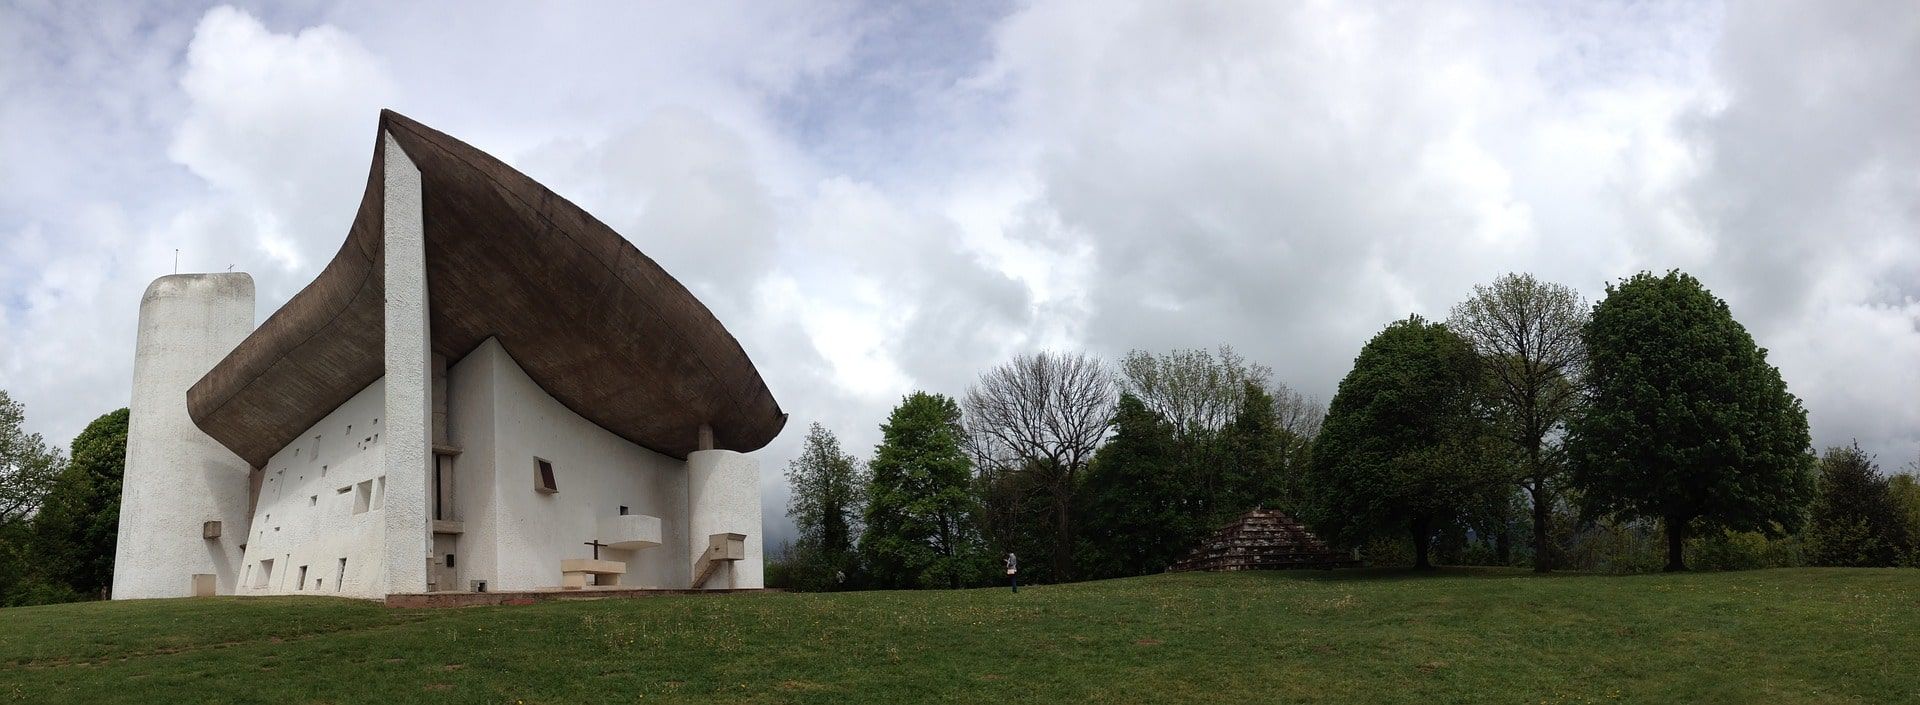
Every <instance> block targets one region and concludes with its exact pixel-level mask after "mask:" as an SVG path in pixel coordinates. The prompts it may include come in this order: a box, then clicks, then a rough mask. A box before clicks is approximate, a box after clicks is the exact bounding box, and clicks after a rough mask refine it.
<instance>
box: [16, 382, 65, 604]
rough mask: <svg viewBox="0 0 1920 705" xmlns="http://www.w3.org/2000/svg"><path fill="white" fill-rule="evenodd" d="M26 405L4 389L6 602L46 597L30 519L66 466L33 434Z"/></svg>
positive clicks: (26, 601)
mask: <svg viewBox="0 0 1920 705" xmlns="http://www.w3.org/2000/svg"><path fill="white" fill-rule="evenodd" d="M26 417H27V414H26V407H24V406H21V405H20V403H19V402H16V401H14V400H13V397H11V396H8V395H7V393H6V391H5V390H0V606H6V605H17V604H25V603H33V602H43V601H46V600H41V599H35V598H32V597H30V596H29V593H38V592H41V591H42V588H44V583H45V581H44V579H43V578H41V577H40V571H38V570H36V569H35V563H36V561H35V560H34V558H35V557H34V556H33V555H32V546H33V541H32V533H31V532H32V526H31V524H30V520H31V519H32V517H33V515H34V514H35V512H37V511H39V509H40V506H41V503H42V502H43V500H44V499H45V497H46V495H47V491H48V490H49V489H51V488H52V486H53V483H54V481H55V480H56V479H57V478H58V477H59V476H60V473H61V472H62V470H63V468H64V467H65V460H64V459H63V458H61V457H60V451H58V450H56V449H52V448H48V447H47V444H46V441H43V440H41V438H40V434H37V433H28V432H27V431H26V429H25V428H24V424H25V423H26Z"/></svg>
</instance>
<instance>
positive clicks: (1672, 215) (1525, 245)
mask: <svg viewBox="0 0 1920 705" xmlns="http://www.w3.org/2000/svg"><path fill="white" fill-rule="evenodd" d="M486 4H487V3H476V2H462V3H446V4H440V5H428V4H412V3H389V2H374V1H368V2H355V1H346V2H325V1H320V0H305V1H301V2H289V3H273V4H271V5H262V6H249V5H209V4H207V3H201V2H141V3H128V4H127V5H125V6H120V7H116V6H113V5H112V4H110V3H92V2H88V3H72V2H57V1H47V2H41V1H39V0H6V2H4V3H0V388H4V389H6V390H7V391H8V392H9V393H11V394H12V395H13V396H14V398H15V399H17V400H19V401H21V402H23V403H24V404H26V405H27V411H28V417H29V425H30V427H31V429H32V430H35V431H38V432H40V433H42V434H44V435H45V436H46V437H47V438H48V439H49V440H50V441H53V442H56V443H59V444H62V445H64V444H65V443H66V442H67V441H68V440H69V439H71V438H72V436H73V434H75V433H76V432H78V431H79V429H80V428H81V427H82V426H84V425H85V423H86V422H87V421H88V420H90V419H92V418H93V417H94V416H96V415H98V414H100V413H102V412H105V411H107V410H110V409H113V408H116V407H119V406H123V405H125V404H126V403H127V400H128V398H129V387H130V384H131V381H130V380H131V367H132V347H133V338H134V318H135V314H136V312H137V305H138V301H139V295H140V292H141V290H142V289H143V288H144V287H145V286H146V284H147V283H148V282H149V281H151V280H152V279H153V278H154V277H156V276H159V275H163V274H166V273H168V272H171V271H173V267H174V262H173V260H174V250H175V249H178V250H179V261H180V265H179V266H180V270H181V271H222V270H225V269H227V268H228V267H232V268H233V269H235V270H237V271H246V272H250V273H252V274H253V277H254V279H255V281H256V282H257V284H258V287H259V296H260V301H259V312H258V313H259V315H260V317H261V318H263V319H264V317H265V316H266V315H267V314H268V313H270V312H272V311H273V310H274V309H275V308H277V307H278V306H280V305H281V304H282V303H284V302H285V301H286V299H287V298H288V297H289V296H291V295H292V294H293V293H294V292H295V291H298V290H299V288H300V287H301V286H303V285H304V284H305V283H306V282H308V281H310V280H311V279H312V277H313V276H314V275H315V274H316V273H317V272H318V271H319V268H320V267H321V266H322V265H324V264H325V262H326V261H327V259H328V258H329V257H331V256H332V254H333V252H334V251H335V249H337V248H338V246H339V243H340V241H341V240H342V239H343V238H344V237H345V234H346V227H347V225H348V223H349V221H350V220H351V218H352V216H353V212H354V207H355V205H356V203H357V202H358V199H359V196H360V192H361V188H362V184H363V183H364V179H365V177H366V170H367V164H368V160H369V158H370V154H371V150H372V147H373V137H374V125H375V120H376V113H377V111H378V109H380V108H382V107H391V108H394V109H396V110H399V111H401V112H403V113H405V114H407V115H409V116H412V117H414V118H416V119H419V120H421V121H423V122H425V123H427V124H429V125H432V126H435V127H437V128H439V129H441V130H443V131H446V132H448V133H450V134H452V135H454V136H456V137H459V138H461V139H464V140H466V141H468V142H469V143H471V144H473V145H475V146H477V147H479V148H481V149H483V150H486V151H488V152H490V153H492V154H494V155H496V156H499V157H500V158H502V159H504V160H506V161H507V162H509V163H511V164H513V165H515V166H516V167H518V168H520V169H522V170H523V171H525V172H527V173H528V174H530V175H531V176H533V177H534V178H535V179H537V180H539V181H541V182H543V183H545V184H547V185H548V186H550V187H552V188H553V189H554V190H556V191H557V192H559V193H561V194H562V195H565V196H567V197H569V198H571V199H572V200H574V201H575V202H576V203H579V204H580V205H582V206H584V207H585V208H586V209H587V210H588V211H590V212H592V213H594V214H596V215H597V216H599V217H600V218H601V219H602V220H605V221H606V222H607V223H608V224H610V225H612V226H613V227H614V229H615V230H617V231H619V232H621V233H623V234H625V235H626V236H627V237H628V238H629V239H631V240H632V241H633V242H634V244H635V245H637V246H638V247H639V248H640V250H641V251H643V252H646V253H648V254H650V255H652V256H653V257H654V258H655V259H656V260H658V261H659V262H660V263H661V264H662V265H663V266H665V267H666V268H667V270H668V271H670V272H672V273H673V274H675V275H676V276H677V277H678V278H679V279H680V280H681V281H682V282H684V283H686V284H687V285H688V286H689V287H690V288H691V289H693V291H694V292H695V293H696V294H698V295H699V296H701V297H702V298H703V299H704V300H705V301H706V302H707V303H708V305H709V306H710V307H711V308H712V309H713V310H714V312H715V313H716V314H718V315H719V317H720V319H721V320H722V321H723V322H725V323H726V324H727V325H728V326H729V328H730V329H731V330H732V331H733V332H734V333H735V335H737V336H738V337H739V338H740V341H741V343H742V344H743V345H744V346H745V347H746V349H747V352H748V353H749V354H750V355H751V356H752V357H753V358H754V360H755V361H756V362H757V363H758V364H759V366H760V368H761V370H762V372H763V374H764V375H765V376H766V377H767V380H768V382H769V384H770V385H771V387H772V389H773V392H774V395H775V396H776V398H778V399H779V400H780V401H781V403H782V405H783V406H784V407H785V408H786V409H787V410H788V411H790V412H791V413H792V415H793V417H792V421H791V422H790V423H789V426H788V431H787V433H786V434H785V435H784V436H782V437H781V438H780V439H779V440H777V441H775V442H774V444H773V445H772V446H770V447H769V448H768V449H766V450H764V451H762V452H761V453H760V454H759V455H760V457H761V462H762V470H763V473H764V475H765V483H766V486H767V490H768V491H767V507H766V511H767V515H768V516H769V519H770V520H774V519H777V518H778V517H779V515H780V514H781V510H782V504H783V503H784V501H785V489H784V486H783V482H782V481H781V479H780V473H781V471H782V469H783V468H784V467H785V465H786V462H787V460H788V458H790V457H791V456H792V455H793V454H794V452H795V450H796V449H797V446H798V443H799V439H800V437H801V436H802V435H804V431H805V428H806V426H807V424H809V423H812V422H816V421H817V422H821V423H824V424H826V425H827V426H828V427H830V428H832V429H833V430H835V431H837V432H838V433H840V434H841V436H842V438H843V439H844V440H845V441H846V442H847V444H848V446H849V447H850V448H852V449H854V450H855V451H856V452H859V453H861V454H863V455H864V454H866V452H867V450H868V449H870V448H871V447H872V444H873V443H874V442H875V441H876V440H877V438H878V435H879V434H878V431H877V429H876V427H875V426H876V424H877V423H878V422H879V421H880V420H881V419H882V418H883V417H884V415H885V414H886V412H887V410H888V409H889V408H890V407H891V405H892V404H893V403H894V402H896V401H897V400H898V399H899V397H900V396H901V395H902V394H904V393H906V392H907V391H909V390H912V389H916V388H919V389H928V390H933V391H940V392H946V393H949V394H958V393H960V392H962V391H964V389H965V388H966V386H967V384H968V383H969V382H970V381H971V380H972V379H973V378H974V376H975V375H977V374H978V373H979V371H980V370H982V369H984V368H986V367H988V366H990V365H992V364H995V363H997V362H999V361H1001V360H1003V359H1005V358H1007V357H1008V356H1010V355H1012V354H1014V353H1016V352H1020V351H1026V350H1035V349H1041V348H1052V349H1065V348H1078V349H1085V350H1089V351H1092V352H1095V353H1097V354H1100V355H1103V356H1109V357H1113V356H1118V355H1119V354H1122V353H1124V352H1125V351H1127V350H1129V349H1134V348H1141V349H1147V350H1155V351H1159V350H1166V349H1170V348H1174V347H1199V346H1212V345H1214V344H1218V343H1223V342H1224V343H1231V344H1233V345H1234V346H1236V347H1237V348H1239V349H1240V350H1241V351H1242V352H1243V353H1245V354H1246V355H1247V356H1248V357H1250V358H1252V359H1254V360H1257V361H1260V362H1264V363H1267V364H1269V365H1271V366H1272V367H1273V368H1274V370H1275V371H1276V376H1277V377H1278V378H1279V379H1280V380H1282V381H1285V382H1286V383H1288V384H1290V385H1292V386H1293V387H1295V388H1296V389H1300V390H1302V391H1305V392H1307V393H1309V394H1312V395H1316V396H1318V397H1319V398H1320V399H1322V400H1324V399H1326V398H1327V397H1328V396H1330V395H1331V393H1332V390H1333V387H1334V385H1335V384H1336V383H1337V382H1338V380H1339V377H1340V376H1341V375H1342V374H1344V373H1345V371H1346V369H1347V367H1348V365H1349V363H1350V362H1351V360H1352V358H1353V355H1354V354H1355V352H1356V351H1357V350H1358V348H1359V346H1360V345H1361V344H1362V343H1363V342H1364V341H1365V340H1366V339H1367V338H1368V337H1369V336H1371V335H1372V334H1373V333H1374V332H1376V331H1377V330H1379V328H1380V327H1381V326H1383V325H1384V324H1386V323H1387V322H1389V321H1391V320H1393V319H1396V318H1401V317H1404V316H1405V315H1407V314H1408V313H1420V314H1423V315H1427V316H1430V317H1443V316H1444V315H1445V313H1446V311H1447V309H1448V307H1450V306H1451V305H1452V304H1453V303H1454V302H1456V301H1458V300H1460V299H1461V298H1463V297H1465V296H1466V295H1467V294H1468V293H1469V292H1470V290H1471V287H1472V286H1473V285H1474V284H1475V283H1482V282H1486V281H1488V280H1490V279H1492V278H1493V277H1495V276H1497V275H1499V274H1501V273H1503V272H1507V271H1529V272H1533V273H1535V274H1536V275H1538V276H1541V277H1543V278H1547V279H1550V280H1554V281H1558V282H1562V283H1565V284H1568V285H1571V286H1573V287H1575V288H1577V289H1579V290H1580V291H1582V292H1584V293H1585V294H1586V295H1587V296H1588V297H1589V298H1592V297H1596V296H1598V295H1599V294H1600V293H1601V292H1602V290H1603V287H1604V285H1605V284H1606V283H1607V282H1609V281H1613V280H1616V279H1618V278H1620V277H1623V276H1626V275H1629V274H1632V273H1634V272H1636V271H1639V270H1655V271H1661V270H1665V269H1668V268H1676V267H1677V268H1681V269H1684V270H1687V271H1689V272H1692V273H1694V274H1695V275H1697V276H1699V277H1700V278H1701V279H1702V280H1704V281H1705V282H1706V284H1707V285H1708V286H1709V287H1710V288H1712V289H1713V290H1714V291H1715V293H1717V294H1719V295H1720V296H1722V297H1724V298H1725V299H1727V300H1728V302H1729V303H1730V304H1731V305H1732V307H1733V311H1734V314H1735V316H1736V317H1738V318H1739V319H1740V320H1741V321H1742V322H1743V323H1745V324H1746V326H1747V327H1748V329H1749V330H1751V331H1752V332H1753V334H1754V336H1755V337H1756V338H1757V339H1758V340H1759V341H1760V343H1761V344H1762V345H1763V346H1765V347H1767V348H1769V349H1770V350H1771V358H1772V360H1773V362H1774V363H1775V364H1776V365H1778V366H1779V367H1780V368H1781V369H1782V370H1783V372H1784V373H1785V376H1786V378H1787V381H1788V385H1789V387H1790V388H1791V390H1792V391H1793V392H1794V393H1796V394H1798V395H1799V396H1800V397H1801V398H1802V399H1804V400H1805V402H1806V405H1807V407H1808V409H1809V410H1810V412H1811V419H1812V424H1813V431H1814V438H1815V442H1816V443H1817V444H1819V445H1822V446H1825V445H1829V444H1837V443H1844V442H1846V441H1847V440H1849V439H1855V438H1857V439H1859V442H1860V443H1861V445H1862V446H1864V447H1865V448H1866V449H1867V450H1869V451H1872V452H1875V453H1878V454H1879V455H1880V457H1881V461H1882V464H1883V465H1885V466H1888V467H1890V468H1892V467H1898V466H1900V465H1903V464H1904V463H1906V462H1908V461H1909V460H1911V459H1913V458H1915V457H1916V456H1917V455H1920V128H1917V127H1916V126H1920V4H1916V3H1912V2H1898V1H1886V2H1859V3H1849V2H1811V1H1809V2H1799V3H1795V2H1763V3H1752V4H1747V3H1740V4H1735V5H1732V6H1726V5H1722V4H1719V3H1699V4H1689V3H1681V2H1675V3H1622V4H1608V3H1559V2H1545V3H1539V4H1538V5H1530V4H1516V3H1506V2H1500V3H1492V2H1490V3H1486V4H1475V3H1458V4H1454V3H1428V2H1409V3H1386V4H1376V3H1370V2H1352V1H1344V0H1343V1H1341V2H1301V3H1294V2H1247V3H1233V2H1152V3H1134V2H1125V1H1121V0H1099V1H1097V2H1036V3H1032V4H1001V3H995V2H965V3H952V4H951V5H949V4H946V3H925V4H911V3H910V4H899V3H876V4H872V5H862V4H839V3H825V2H821V3H799V4H786V3H779V2H762V1H757V0H756V1H751V2H738V3H733V2H707V3H687V4H684V5H688V6H684V7H683V6H671V7H670V6H666V5H665V4H659V5H655V4H651V3H649V4H645V6H643V5H642V4H638V3H624V2H623V3H607V4H604V5H599V4H592V3H565V4H558V3H549V4H547V5H552V6H549V7H541V8H539V9H538V11H536V12H527V11H526V8H524V7H499V8H486V7H483V6H484V5H486ZM777 535H778V534H777V533H776V536H777Z"/></svg>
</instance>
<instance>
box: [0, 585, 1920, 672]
mask: <svg viewBox="0 0 1920 705" xmlns="http://www.w3.org/2000/svg"><path fill="white" fill-rule="evenodd" d="M1049 700H1066V701H1100V702H1179V701H1185V702H1214V701H1243V702H1283V701H1300V702H1409V703H1415V702H1418V703H1425V702H1521V701H1524V702H1529V703H1540V702H1545V703H1562V702H1568V703H1580V702H1609V701H1622V702H1649V701H1691V702H1766V703H1792V702H1851V701H1869V702H1898V701H1920V571H1913V570H1904V571H1901V570H1812V569H1806V570H1774V571H1755V572H1743V573H1715V574H1692V575H1678V576H1667V575H1646V576H1624V577H1619V576H1586V575H1580V576H1574V575H1568V576H1553V577H1544V578H1543V577H1535V576H1532V575H1529V574H1525V573H1522V572H1518V571H1506V570H1473V571H1446V572H1442V573H1441V574H1439V575H1421V576H1410V575H1407V574H1404V573H1397V572H1384V571H1343V572H1337V573H1242V574H1180V575H1165V576H1155V577H1149V578H1135V579H1127V580H1113V581H1105V582H1096V583H1083V584H1077V585H1064V586H1052V587H1036V588H1023V589H1022V590H1021V591H1020V593H1019V594H1018V595H1013V594H1009V593H1008V592H1007V591H1006V590H1005V589H998V590H972V591H962V592H874V593H850V594H835V595H802V594H763V595H735V596H689V597H660V598H646V599H638V600H582V601H565V602H554V603H545V604H539V605H533V606H524V607H483V608H468V609H445V610H389V609H387V608H385V607H382V606H379V605H376V604H371V603H364V602H357V601H349V600H336V599H326V598H237V599H236V598H221V599H206V600H162V601H140V602H116V603H91V604H76V605H58V606H51V607H32V608H20V609H10V610H0V702H7V701H21V702H36V703H39V702H143V703H153V702H272V703H326V702H527V703H561V702H596V701H617V702H701V703H706V702H715V701H720V702H769V703H772V702H819V703H838V702H878V703H886V702H907V701H913V702H917V701H947V702H1045V701H1049Z"/></svg>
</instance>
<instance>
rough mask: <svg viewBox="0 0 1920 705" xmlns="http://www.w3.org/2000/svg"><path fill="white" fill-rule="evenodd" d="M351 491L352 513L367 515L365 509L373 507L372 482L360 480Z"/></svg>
mask: <svg viewBox="0 0 1920 705" xmlns="http://www.w3.org/2000/svg"><path fill="white" fill-rule="evenodd" d="M353 489H354V492H353V513H355V514H365V513H367V508H368V507H371V506H373V481H372V480H362V481H361V482H360V484H357V485H354V486H353Z"/></svg>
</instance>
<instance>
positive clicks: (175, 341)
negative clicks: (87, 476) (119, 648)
mask: <svg viewBox="0 0 1920 705" xmlns="http://www.w3.org/2000/svg"><path fill="white" fill-rule="evenodd" d="M252 330H253V278H252V277H249V276H247V275H246V274H244V273H222V274H175V275H170V276H165V277H161V278H159V279H157V280H154V282H153V284H152V285H150V286H148V287H147V291H146V294H145V295H144V296H142V297H141V299H140V329H139V338H138V342H137V343H136V344H135V348H134V358H133V397H132V402H131V403H130V404H129V409H130V414H129V418H128V421H127V468H126V479H125V483H124V484H123V485H122V488H121V494H120V538H119V544H118V545H117V546H116V547H115V549H114V573H113V597H114V598H115V599H128V598H143V597H186V596H189V595H191V594H193V592H192V591H193V576H194V575H195V574H211V575H214V576H215V579H214V582H215V590H216V592H218V593H220V594H230V593H232V592H233V589H234V585H235V581H236V578H237V576H238V575H239V573H240V544H241V543H244V542H245V540H244V539H243V538H241V537H240V536H241V534H242V532H244V531H245V527H246V521H247V502H248V500H247V494H248V479H247V473H248V471H249V470H251V468H249V467H248V465H247V463H246V462H245V461H242V460H241V459H240V458H239V457H238V456H236V455H234V454H233V452H232V451H229V450H227V449H226V448H225V447H223V446H221V445H220V444H219V443H217V442H215V441H214V440H213V439H212V438H209V437H208V436H207V435H206V434H205V433H203V432H201V431H200V429H199V428H198V427H196V426H194V425H193V421H192V420H191V419H189V418H188V417H187V402H186V399H187V388H188V387H190V386H192V385H193V383H194V382H197V381H199V379H200V377H201V376H202V375H205V374H206V372H207V370H209V369H211V368H212V367H213V365H214V363H217V362H219V361H220V359H221V358H223V357H225V356H226V355H227V353H228V352H230V351H232V350H233V348H234V346H235V345H238V344H239V343H240V341H241V340H243V339H245V338H246V337H247V334H248V333H249V332H251V331H252ZM206 521H219V522H221V527H222V528H221V531H222V536H221V537H220V538H218V539H205V538H202V533H201V527H202V524H203V522H206Z"/></svg>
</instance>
